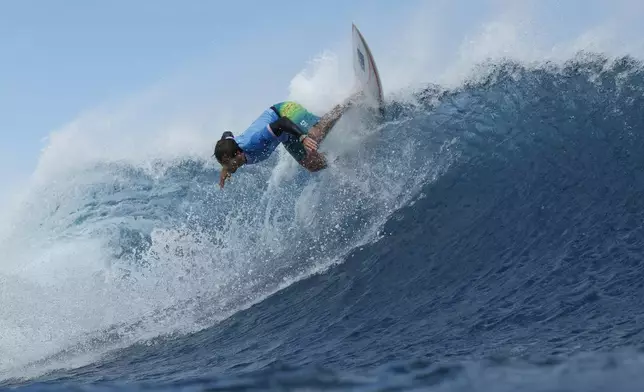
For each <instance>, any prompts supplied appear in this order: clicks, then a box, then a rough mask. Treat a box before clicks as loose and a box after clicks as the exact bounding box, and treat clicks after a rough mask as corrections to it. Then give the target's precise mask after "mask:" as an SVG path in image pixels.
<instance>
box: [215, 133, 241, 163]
mask: <svg viewBox="0 0 644 392" xmlns="http://www.w3.org/2000/svg"><path fill="white" fill-rule="evenodd" d="M240 152H242V149H241V148H240V147H239V144H237V142H236V141H235V138H234V137H233V133H232V132H230V131H226V132H224V134H223V135H221V139H219V140H218V141H217V144H216V145H215V153H214V154H213V155H214V156H215V158H217V162H219V163H221V161H222V159H224V158H225V157H227V158H232V157H234V156H235V155H237V154H238V153H240Z"/></svg>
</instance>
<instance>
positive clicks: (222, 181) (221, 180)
mask: <svg viewBox="0 0 644 392" xmlns="http://www.w3.org/2000/svg"><path fill="white" fill-rule="evenodd" d="M228 178H230V173H228V170H226V168H223V169H221V173H220V174H219V187H220V188H223V187H224V184H225V183H226V179H228Z"/></svg>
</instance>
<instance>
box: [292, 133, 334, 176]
mask: <svg viewBox="0 0 644 392" xmlns="http://www.w3.org/2000/svg"><path fill="white" fill-rule="evenodd" d="M282 144H283V145H284V148H286V151H288V152H289V154H291V156H292V157H293V159H295V160H296V161H297V163H299V164H300V165H302V166H303V167H304V168H305V169H307V170H308V171H310V172H316V171H318V170H322V169H324V168H325V167H326V166H327V165H326V159H325V158H324V155H322V154H321V153H319V152H317V151H306V149H305V148H304V145H303V144H302V143H301V142H300V141H299V140H297V139H295V138H289V140H287V141H285V142H283V143H282Z"/></svg>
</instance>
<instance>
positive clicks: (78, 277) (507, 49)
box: [0, 2, 643, 378]
mask: <svg viewBox="0 0 644 392" xmlns="http://www.w3.org/2000/svg"><path fill="white" fill-rule="evenodd" d="M436 4H438V5H436ZM508 4H510V5H508V6H506V5H503V4H502V5H500V6H499V7H498V11H493V12H490V15H484V16H483V17H485V18H486V19H483V20H481V19H476V20H475V23H466V22H464V21H463V22H461V23H456V25H457V26H458V27H459V28H456V27H453V28H451V27H450V24H451V23H452V22H453V21H457V22H458V21H461V20H465V19H467V20H469V18H470V17H465V16H463V15H462V12H463V11H462V9H460V8H459V9H458V10H457V9H454V7H453V6H450V5H448V4H447V3H428V5H427V6H424V7H422V9H419V10H416V11H417V12H415V15H414V17H413V18H412V19H411V20H410V23H408V24H406V25H405V26H404V27H401V28H400V30H397V31H396V30H393V31H391V32H390V35H389V36H388V38H386V39H381V40H372V39H370V35H375V34H370V31H369V29H368V28H367V27H365V26H362V25H361V26H360V27H361V29H362V31H363V33H364V34H365V35H366V38H367V40H368V41H369V43H370V46H371V48H372V51H373V52H374V55H375V56H376V59H377V61H378V65H379V68H380V71H381V74H382V79H383V84H384V87H385V89H386V91H387V94H388V96H389V97H393V96H395V97H397V98H398V99H400V98H408V97H409V95H408V93H407V92H406V89H407V88H409V87H414V86H417V85H418V84H419V83H423V82H428V81H431V82H439V83H442V84H444V85H447V86H458V85H460V84H461V83H462V82H463V79H464V78H467V77H470V76H471V75H472V68H473V67H474V65H475V64H477V63H479V62H481V61H485V60H486V59H488V58H499V57H505V56H511V57H513V58H518V59H520V60H522V61H525V62H532V61H542V60H544V59H552V60H557V61H562V60H566V59H569V58H570V57H571V55H572V53H574V52H575V51H576V50H578V49H582V48H590V49H594V50H599V51H602V52H604V53H614V54H623V53H630V54H640V53H641V52H642V48H643V46H642V45H641V44H642V41H641V39H635V38H633V37H635V34H633V31H634V30H635V31H636V28H634V27H633V26H634V24H636V23H637V21H638V20H641V18H640V19H638V18H636V17H635V16H637V15H639V16H642V7H641V5H639V3H637V2H618V3H614V4H613V5H612V6H611V7H610V9H611V12H610V13H606V14H605V15H604V18H603V19H602V20H600V21H595V20H593V21H592V22H589V23H584V22H583V21H579V20H577V22H576V24H578V25H579V26H580V28H578V29H576V30H575V29H573V30H572V31H570V32H569V33H568V34H566V33H561V32H557V33H555V32H553V31H544V29H546V28H547V26H548V24H547V23H546V22H544V19H539V18H537V17H535V15H536V14H538V13H539V12H544V8H547V7H545V6H539V5H538V3H532V5H525V4H527V3H522V4H523V5H519V6H518V5H516V4H514V3H508ZM549 12H555V11H549ZM580 12H581V11H580ZM570 17H571V18H582V17H581V16H580V14H579V13H578V14H576V15H570ZM349 32H350V29H347V42H343V43H342V44H341V45H339V46H340V49H338V48H335V49H334V50H330V51H325V52H322V55H320V56H319V57H318V58H316V59H315V60H314V61H313V62H312V63H311V64H305V65H303V67H304V70H303V71H302V72H301V73H300V74H297V75H295V76H293V77H292V79H291V81H290V86H289V97H288V98H291V99H297V100H299V101H300V102H302V103H303V104H304V105H305V106H307V107H309V108H310V109H311V110H313V111H315V112H318V113H323V112H324V111H325V110H328V109H329V108H330V107H331V106H332V105H334V104H335V103H336V102H338V101H339V100H341V99H342V98H344V97H345V96H346V94H347V93H348V91H349V89H350V87H351V86H350V71H349V72H347V71H348V70H350V53H349V50H348V48H349V41H348V39H349V36H350V34H349ZM641 36H642V35H640V37H641ZM311 55H314V53H312V54H311ZM266 72H268V71H267V70H265V69H258V70H257V73H256V74H253V75H251V76H250V77H249V79H250V80H249V81H247V83H246V87H242V88H240V89H238V90H236V91H234V92H232V91H218V92H217V93H214V94H213V95H215V96H213V95H211V94H195V91H201V90H200V87H199V85H200V84H204V83H205V82H204V81H211V82H214V83H215V84H216V83H217V81H218V79H217V77H216V76H215V77H213V76H212V75H211V74H207V75H200V74H199V73H198V72H197V73H194V72H191V76H190V77H189V78H183V77H182V78H179V79H177V80H176V81H174V82H172V83H165V84H160V85H159V86H155V87H154V88H151V89H150V90H149V91H146V92H144V93H141V94H137V95H135V96H134V97H132V98H130V99H127V100H124V102H120V103H117V104H115V105H110V106H107V107H104V108H99V109H97V110H95V111H94V112H91V113H84V114H82V115H80V116H79V117H78V118H77V119H75V120H74V121H72V122H71V123H70V124H69V125H68V126H66V127H64V128H62V129H60V130H58V131H56V132H52V134H51V135H50V137H49V140H48V144H47V148H46V149H45V151H43V153H42V155H41V157H40V159H39V163H38V166H37V169H36V171H35V172H34V173H33V176H32V178H31V179H30V180H29V182H28V184H27V185H26V186H25V187H24V188H23V189H21V190H20V192H19V193H16V194H15V195H13V197H12V198H11V200H12V201H11V202H8V203H7V204H5V205H6V206H7V208H6V211H5V213H4V214H3V216H4V219H3V227H2V230H1V231H0V251H1V252H2V255H3V258H2V270H1V271H0V303H1V304H2V306H0V331H1V332H0V353H2V356H0V378H2V376H19V375H25V374H36V373H37V372H39V371H42V370H44V369H46V368H47V366H79V365H82V364H84V363H87V362H88V361H91V360H93V358H95V356H94V355H98V354H100V353H101V352H103V351H104V350H105V349H107V348H110V347H113V346H126V345H128V344H131V343H132V342H135V341H138V340H142V339H147V338H150V337H154V336H158V335H161V334H164V333H170V332H174V331H182V332H189V331H193V330H196V329H199V328H203V327H205V326H207V325H209V323H210V324H211V323H213V322H215V321H216V320H217V319H219V318H221V317H226V316H227V315H228V314H230V311H234V309H232V310H231V309H228V310H227V311H222V312H217V304H215V305H213V306H212V307H211V308H209V309H207V310H208V311H209V313H208V317H205V318H203V317H202V316H203V314H200V313H199V312H200V311H201V307H200V305H201V304H199V303H197V304H192V305H190V306H186V305H185V301H190V300H191V299H193V298H195V297H197V296H199V295H208V296H209V298H211V299H212V298H218V299H220V300H221V304H222V306H225V305H226V301H227V300H229V299H230V298H229V297H230V292H219V290H221V289H222V288H223V287H229V286H226V285H230V284H233V285H236V284H238V282H244V281H246V280H248V281H250V283H248V284H247V285H241V286H239V285H238V286H235V290H234V292H233V294H234V296H235V297H237V296H240V295H244V293H245V290H250V289H251V288H252V287H253V286H252V283H253V282H252V281H253V279H260V280H261V279H262V278H263V277H264V275H263V274H262V273H261V270H262V267H263V266H262V265H261V264H253V263H258V260H264V259H263V257H265V253H266V252H268V253H269V254H271V255H274V256H275V255H277V256H279V255H281V254H284V252H288V251H289V250H290V249H289V248H288V245H287V244H288V241H289V240H290V239H291V237H288V238H282V239H280V238H275V237H274V234H273V233H275V230H276V229H283V228H288V227H293V226H294V227H296V228H297V229H298V230H301V231H303V232H307V233H314V232H316V230H319V229H320V226H319V225H320V222H324V224H329V223H330V222H336V224H338V225H340V224H341V223H342V222H343V217H342V216H322V215H321V214H324V213H326V212H328V210H327V209H325V207H324V205H325V203H328V200H329V199H328V198H329V197H331V196H333V197H334V198H336V199H337V200H339V201H341V202H343V203H345V206H344V209H340V211H344V212H347V213H350V212H353V211H356V210H357V209H358V207H359V206H360V203H359V201H360V200H359V198H358V200H357V201H356V200H355V198H356V197H357V196H356V195H358V196H359V197H367V196H369V197H370V198H369V202H370V203H373V204H374V205H375V206H381V207H383V211H385V213H383V214H381V215H375V216H373V217H372V218H371V221H370V226H369V227H366V228H364V229H363V230H362V231H361V232H360V233H358V234H357V235H356V236H355V238H353V240H354V241H355V242H354V245H357V244H359V243H360V242H361V241H368V240H369V239H370V238H373V236H374V235H375V233H376V232H377V229H378V226H379V225H380V224H381V223H382V221H383V220H384V219H385V218H386V213H388V212H390V211H392V210H393V209H394V208H396V207H398V206H400V205H402V204H404V203H405V202H406V200H409V199H410V198H412V197H413V196H414V190H415V188H414V187H413V186H412V187H411V188H410V187H409V185H410V183H411V184H412V185H415V186H417V185H419V184H422V183H424V182H425V181H427V180H430V179H431V178H432V176H433V175H435V174H436V172H435V171H428V172H425V175H424V177H423V176H420V177H418V178H413V179H411V178H409V176H406V175H405V173H406V172H407V169H409V168H410V167H411V166H412V165H413V163H412V162H407V161H405V160H404V159H402V160H400V161H392V160H383V161H377V160H372V161H369V162H368V163H369V165H364V166H360V167H343V166H338V167H334V168H333V170H330V171H328V172H325V173H322V174H321V175H319V176H317V178H316V180H314V181H311V182H310V183H309V184H308V185H307V187H305V188H304V189H302V190H300V192H301V193H300V194H298V195H297V196H296V197H295V198H293V199H289V196H288V194H287V193H288V191H287V190H284V189H285V188H288V186H289V184H291V182H292V181H294V180H295V179H296V177H297V175H298V173H299V169H298V167H297V165H296V164H294V162H292V160H291V159H290V158H289V156H288V155H287V154H285V153H283V152H282V153H280V159H279V162H278V164H277V166H275V167H269V166H264V167H259V168H252V169H250V168H249V169H248V170H245V172H244V173H240V174H239V175H238V176H236V178H235V181H234V183H232V184H231V185H230V186H229V187H228V188H227V189H226V190H225V192H230V193H233V194H235V195H238V194H239V192H249V191H250V190H252V189H253V187H264V186H265V184H268V187H267V188H266V190H265V191H264V192H263V193H262V194H261V203H262V204H261V208H258V209H253V206H251V205H243V204H242V205H241V207H245V208H246V209H247V210H249V211H252V212H253V213H255V214H256V215H255V216H253V217H252V222H253V224H254V226H253V227H252V228H251V229H249V227H248V222H249V221H248V219H247V217H239V216H238V215H237V214H235V213H234V212H233V213H231V214H230V217H229V224H228V225H227V226H226V227H225V228H221V230H219V231H216V232H215V233H211V232H202V231H199V230H195V229H194V228H188V229H186V228H182V225H181V218H180V217H181V215H177V216H173V217H172V219H170V223H169V224H168V222H165V221H163V219H165V218H166V216H165V215H163V213H162V211H161V210H159V209H155V207H154V206H151V207H150V206H147V208H148V211H151V213H152V215H153V218H148V219H141V220H140V221H137V220H136V219H133V218H132V216H131V215H133V214H134V215H135V214H136V212H137V211H136V210H134V211H132V212H131V214H130V216H129V215H128V214H127V213H124V211H121V210H119V206H118V204H117V205H116V206H113V207H110V206H103V207H101V211H102V212H104V213H105V215H104V216H102V217H101V216H98V217H94V218H93V219H89V220H87V221H85V222H84V223H81V224H75V223H74V219H76V218H77V217H78V216H79V214H78V211H86V210H88V207H87V204H88V203H91V202H97V203H99V204H105V201H106V200H107V199H109V198H110V197H112V196H113V195H114V193H113V192H112V191H111V188H112V187H113V186H114V185H115V184H116V185H124V186H129V185H131V184H132V179H131V178H129V177H128V175H127V174H124V173H122V172H119V171H118V170H116V171H114V170H108V169H104V168H101V169H99V168H96V165H97V164H101V165H105V164H108V163H118V164H124V165H128V167H132V168H135V169H140V170H142V171H143V172H144V173H146V174H147V175H148V178H147V179H146V181H149V182H150V184H151V186H152V191H151V192H152V193H154V192H160V193H163V192H166V191H167V185H168V184H167V183H165V182H163V181H164V179H165V178H164V170H165V169H166V168H169V167H173V166H175V165H176V164H177V163H178V162H180V161H182V160H185V159H188V158H191V159H194V160H203V161H205V162H207V165H210V166H211V167H212V168H215V167H216V166H215V165H214V163H213V162H212V160H210V159H209V155H210V154H211V153H212V151H211V148H212V146H213V144H214V140H215V139H216V138H217V137H218V136H219V134H220V132H221V130H223V129H224V128H229V129H233V130H242V129H244V126H245V125H246V124H247V123H248V122H249V121H251V120H252V119H253V118H254V117H255V116H256V115H257V113H259V111H260V110H262V109H263V107H264V106H266V105H267V104H269V103H270V102H273V101H275V100H279V99H282V98H283V97H280V96H278V95H277V94H275V93H274V91H276V90H275V89H274V86H273V85H270V84H267V83H266V82H265V80H266ZM200 76H203V78H201V77H200ZM183 83H185V84H186V85H188V86H190V87H185V85H184V84H183ZM232 96H234V97H236V98H231V97H232ZM248 97H252V98H248ZM238 102H245V104H244V106H243V107H240V106H238V104H237V103H238ZM213 107H216V108H217V109H216V110H213ZM349 129H351V131H352V133H349ZM356 130H357V131H356ZM377 131H378V130H373V129H362V128H360V126H359V125H358V124H356V123H348V122H345V123H344V124H341V125H340V126H339V127H338V129H337V130H335V131H334V133H333V134H332V136H331V137H330V138H329V140H328V142H327V143H325V149H328V150H330V151H329V154H330V156H332V157H333V156H337V155H342V154H346V153H347V152H349V151H353V150H356V149H359V148H360V147H361V146H362V143H363V142H365V140H368V139H369V135H370V134H373V132H377ZM356 135H358V136H356ZM406 142H407V144H404V143H401V144H400V145H398V146H397V148H399V149H401V150H403V151H408V152H411V151H413V150H414V148H415V144H414V142H415V141H413V140H412V141H406ZM394 156H396V155H394ZM408 156H412V154H411V153H409V154H408ZM447 161H449V159H448V160H447ZM427 163H428V164H430V163H431V160H430V161H428V162H427ZM433 169H434V170H438V171H440V169H442V168H440V167H439V168H433ZM96 185H98V187H97V186H96ZM192 185H193V186H195V187H203V189H202V190H203V192H204V194H209V195H213V192H215V196H212V198H211V199H210V200H212V199H216V198H217V197H222V196H217V194H216V192H219V190H218V189H216V188H214V187H209V186H207V185H206V184H203V183H199V184H192ZM97 189H98V191H97ZM343 190H344V191H346V190H350V191H351V192H352V193H351V194H349V195H346V194H340V192H341V191H343ZM143 193H144V194H145V192H143ZM148 196H149V198H150V199H155V200H157V199H159V200H165V199H164V197H163V195H161V196H159V195H154V197H153V195H148ZM116 197H123V193H118V194H117V195H116ZM242 200H246V199H244V198H243V197H242ZM117 201H118V200H117ZM125 204H127V203H125ZM133 206H140V205H139V204H133ZM212 208H215V206H213V207H212ZM291 209H292V210H291ZM90 210H91V208H90ZM284 210H285V211H287V212H290V211H294V216H295V217H294V218H293V220H292V221H288V222H286V223H284V222H280V217H282V213H283V211H284ZM335 211H336V212H337V211H338V210H335ZM332 212H333V210H332ZM223 213H224V212H223V211H222V214H223ZM130 218H132V219H130ZM155 219H156V220H155ZM185 219H186V220H188V219H189V214H188V213H186V215H185ZM141 221H143V223H141ZM119 225H125V226H128V227H131V228H136V229H138V228H139V225H141V226H144V228H145V229H147V230H151V233H152V236H151V239H152V245H151V247H150V249H149V250H148V251H147V252H146V253H145V254H144V255H143V259H144V260H146V261H148V262H149V263H150V265H152V267H151V268H142V269H137V268H132V269H131V270H130V271H129V272H130V273H131V274H133V276H135V277H136V278H137V279H135V280H132V279H122V271H121V270H120V268H122V267H123V265H122V263H121V262H120V261H119V260H115V259H114V245H113V244H112V243H110V239H112V238H114V235H115V234H114V233H115V231H116V229H117V227H119ZM331 227H333V226H331ZM142 230H143V229H142ZM340 233H341V234H346V233H342V232H341V231H340ZM258 241H259V243H258ZM222 244H223V245H222ZM324 245H325V244H324V243H322V244H321V246H324ZM178 250H181V251H182V252H183V253H182V255H181V256H177V251H178ZM345 250H346V249H343V248H342V249H341V248H338V249H326V250H324V251H326V253H327V254H328V255H329V257H328V258H325V259H318V260H315V261H314V262H311V263H310V264H308V265H307V268H306V269H305V270H304V271H299V270H298V271H296V272H294V273H293V275H292V276H288V278H289V279H288V280H287V282H292V281H293V280H294V279H298V278H301V277H305V276H306V275H307V274H309V273H311V272H312V271H317V270H319V269H321V268H324V266H326V265H328V264H329V263H330V262H332V261H337V260H338V259H341V256H342V254H343V252H344V251H345ZM213 260H215V261H217V263H216V264H215V265H213V263H212V261H213ZM258 271H260V272H258ZM285 284H286V283H284V284H282V285H281V286H278V287H273V288H272V290H275V289H278V288H279V287H284V285H285ZM270 292H271V291H266V292H252V293H249V295H248V301H246V302H245V303H243V304H242V305H241V306H240V307H245V306H248V304H250V303H252V302H254V301H258V300H261V298H263V296H265V295H267V294H269V293H270ZM175 306H180V309H177V308H176V307H175ZM151 316H154V317H153V318H150V317H151ZM141 320H144V321H143V322H141V323H138V322H140V321H141ZM135 323H137V324H136V327H135V328H130V327H131V326H132V325H134V324H135ZM114 325H117V326H119V339H118V341H117V342H115V343H114V345H101V346H99V347H96V348H92V347H90V348H89V350H88V351H83V352H82V354H79V355H78V356H73V355H72V356H66V357H63V358H62V359H59V360H57V361H55V363H53V364H49V365H47V366H45V365H42V364H39V365H38V366H37V367H35V368H34V369H31V370H32V371H33V372H34V373H31V371H30V372H27V371H26V370H25V369H24V368H23V366H24V365H26V364H28V363H30V362H33V361H38V360H42V359H43V358H47V357H48V356H51V355H54V354H57V353H59V352H60V351H61V350H65V349H67V348H70V347H75V346H76V345H77V344H83V343H85V342H87V338H86V335H87V334H90V335H92V336H93V334H94V333H96V332H99V333H100V332H101V331H104V330H105V329H108V328H111V327H112V326H114Z"/></svg>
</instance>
